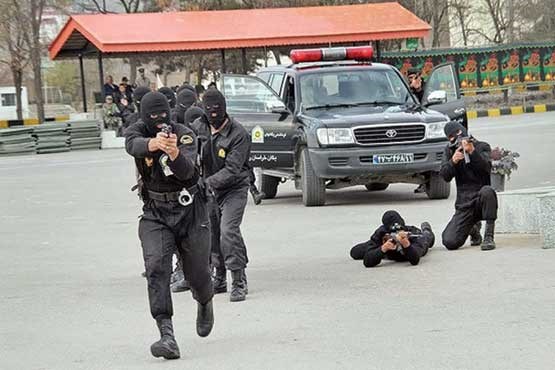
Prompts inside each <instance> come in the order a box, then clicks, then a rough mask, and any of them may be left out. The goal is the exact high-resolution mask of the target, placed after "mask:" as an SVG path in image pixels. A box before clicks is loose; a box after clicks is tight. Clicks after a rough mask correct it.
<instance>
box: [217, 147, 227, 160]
mask: <svg viewBox="0 0 555 370" xmlns="http://www.w3.org/2000/svg"><path fill="white" fill-rule="evenodd" d="M225 154H226V153H225V149H224V148H221V149H220V150H219V151H218V157H220V158H225Z"/></svg>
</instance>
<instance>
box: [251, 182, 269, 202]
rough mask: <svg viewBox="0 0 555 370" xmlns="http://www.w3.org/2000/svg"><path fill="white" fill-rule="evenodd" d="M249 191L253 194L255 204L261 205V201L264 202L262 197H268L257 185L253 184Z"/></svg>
mask: <svg viewBox="0 0 555 370" xmlns="http://www.w3.org/2000/svg"><path fill="white" fill-rule="evenodd" d="M249 191H250V193H251V195H252V200H253V201H254V204H255V205H259V204H260V203H262V199H264V198H265V197H266V194H264V193H262V192H260V191H258V189H257V188H256V186H251V187H250V188H249Z"/></svg>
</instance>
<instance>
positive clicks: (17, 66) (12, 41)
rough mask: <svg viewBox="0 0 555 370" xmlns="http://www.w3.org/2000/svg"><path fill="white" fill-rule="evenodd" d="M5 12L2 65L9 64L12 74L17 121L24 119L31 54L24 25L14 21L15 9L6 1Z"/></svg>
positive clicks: (0, 18) (0, 31) (0, 33)
mask: <svg viewBox="0 0 555 370" xmlns="http://www.w3.org/2000/svg"><path fill="white" fill-rule="evenodd" d="M0 5H1V7H2V9H3V11H2V12H1V13H0V51H3V53H1V55H0V63H4V64H7V65H8V67H9V68H10V72H11V74H12V80H13V83H14V87H15V99H16V114H17V119H19V120H21V119H23V102H22V99H21V92H22V89H23V74H24V71H25V67H26V66H27V64H28V63H29V54H28V53H27V51H26V50H25V41H24V36H23V33H24V32H26V29H25V27H23V25H22V24H20V23H18V22H15V21H14V14H13V13H14V7H13V5H12V4H11V3H10V2H9V1H6V0H3V1H0Z"/></svg>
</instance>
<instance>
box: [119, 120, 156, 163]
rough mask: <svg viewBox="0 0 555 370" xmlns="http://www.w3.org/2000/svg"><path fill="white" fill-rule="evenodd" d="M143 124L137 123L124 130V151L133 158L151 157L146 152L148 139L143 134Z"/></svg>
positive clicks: (149, 153)
mask: <svg viewBox="0 0 555 370" xmlns="http://www.w3.org/2000/svg"><path fill="white" fill-rule="evenodd" d="M143 125H144V124H143V123H142V122H137V123H134V124H133V125H131V126H129V127H128V128H127V129H126V130H125V133H124V135H125V150H126V151H127V153H129V154H130V155H131V156H133V157H135V158H145V157H148V156H150V155H152V153H151V152H149V151H148V142H149V141H150V137H145V135H144V134H143V130H142V128H143Z"/></svg>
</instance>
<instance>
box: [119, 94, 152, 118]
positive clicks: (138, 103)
mask: <svg viewBox="0 0 555 370" xmlns="http://www.w3.org/2000/svg"><path fill="white" fill-rule="evenodd" d="M149 92H150V89H149V88H148V87H144V86H139V87H137V88H136V89H135V90H133V95H132V96H133V104H134V105H135V111H134V112H133V113H131V114H130V115H128V116H127V118H126V120H125V122H124V126H125V127H129V126H131V125H132V124H134V123H135V122H137V121H138V120H139V118H141V99H142V98H143V96H145V95H146V94H147V93H149Z"/></svg>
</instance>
